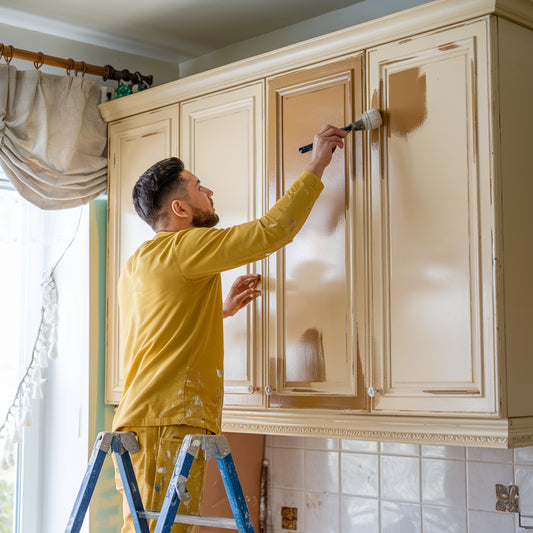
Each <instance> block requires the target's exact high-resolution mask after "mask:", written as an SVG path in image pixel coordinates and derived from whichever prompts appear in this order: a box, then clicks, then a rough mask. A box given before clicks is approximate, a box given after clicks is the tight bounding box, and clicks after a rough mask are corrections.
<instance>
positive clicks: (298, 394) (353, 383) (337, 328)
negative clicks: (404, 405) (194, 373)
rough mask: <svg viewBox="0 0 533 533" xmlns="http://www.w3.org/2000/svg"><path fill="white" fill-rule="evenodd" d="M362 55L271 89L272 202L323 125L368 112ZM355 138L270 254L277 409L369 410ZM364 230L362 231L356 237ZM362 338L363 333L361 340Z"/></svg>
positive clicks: (275, 82) (274, 82) (290, 77)
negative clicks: (305, 214) (298, 226)
mask: <svg viewBox="0 0 533 533" xmlns="http://www.w3.org/2000/svg"><path fill="white" fill-rule="evenodd" d="M362 98H363V91H362V57H361V56H354V57H351V58H349V59H346V60H343V61H337V62H335V63H331V64H326V65H323V66H319V67H316V68H312V69H308V70H302V71H298V72H294V73H291V74H287V75H284V76H280V77H277V78H274V79H271V80H270V81H269V83H268V106H269V110H268V118H269V120H268V132H269V133H268V154H269V163H268V167H269V172H268V197H269V204H270V205H272V204H273V203H274V202H275V201H276V200H277V198H279V197H280V196H281V195H282V194H283V193H284V192H285V191H286V190H287V189H288V188H289V187H290V186H291V184H292V183H293V182H294V180H295V179H296V178H297V177H298V175H299V174H300V173H301V171H302V170H303V169H304V168H305V166H306V165H307V164H308V162H309V161H310V157H311V155H310V154H305V155H302V154H300V153H299V151H298V147H299V146H302V145H305V144H308V143H309V142H310V141H311V140H312V138H313V135H314V134H315V133H316V132H317V131H318V130H319V128H320V127H321V126H322V125H323V124H327V123H330V124H335V125H337V126H344V125H346V124H349V123H350V122H353V120H355V118H356V115H357V114H359V113H360V111H361V104H362ZM360 152H361V136H360V135H359V136H358V137H355V136H350V137H349V138H348V139H347V143H346V148H345V150H339V151H337V153H335V154H334V156H333V161H332V163H331V165H330V166H329V167H328V168H327V169H326V172H325V173H324V176H323V182H324V183H325V189H324V191H323V192H322V194H321V196H320V198H319V199H318V201H317V203H316V204H315V206H314V208H313V210H312V212H311V214H310V216H309V219H308V220H307V221H306V223H305V225H304V227H303V229H302V230H301V231H300V233H299V234H298V235H297V236H296V237H295V239H294V240H293V242H292V243H291V244H289V245H288V246H286V247H285V248H284V249H282V250H281V251H279V252H278V253H277V254H276V255H275V256H272V258H271V261H270V265H269V276H268V280H269V283H268V296H269V306H268V320H269V338H268V354H269V357H270V373H269V386H270V388H271V390H272V392H271V394H270V396H269V406H270V407H312V408H335V409H342V408H351V409H361V408H363V407H364V406H365V401H366V400H365V399H364V398H365V396H364V395H363V389H364V387H363V386H362V383H363V380H364V370H363V368H362V362H361V360H362V354H361V353H360V348H361V346H360V345H359V342H358V340H359V337H358V333H357V312H358V309H357V306H358V304H361V302H362V301H363V299H364V296H363V292H362V291H359V290H358V289H359V287H358V284H359V285H361V283H360V281H361V280H360V279H359V278H358V277H357V275H359V274H361V271H360V272H356V266H357V262H358V261H359V260H360V257H359V255H358V254H359V253H362V241H361V236H362V232H361V227H362V226H361V227H360V226H357V221H362V198H360V196H359V195H357V194H356V193H357V185H356V177H357V176H356V174H357V170H358V169H359V168H360V167H358V166H356V167H355V168H354V166H353V164H352V163H353V160H354V158H355V157H356V156H355V154H356V153H358V154H359V153H360ZM358 231H359V232H360V233H358ZM361 339H363V336H361Z"/></svg>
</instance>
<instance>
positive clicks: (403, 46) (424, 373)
mask: <svg viewBox="0 0 533 533" xmlns="http://www.w3.org/2000/svg"><path fill="white" fill-rule="evenodd" d="M489 24H490V20H489V19H485V20H483V21H478V22H476V23H473V24H466V25H462V26H458V27H455V28H450V29H447V30H445V31H439V32H435V33H433V34H428V35H424V36H421V37H414V38H412V39H406V40H404V41H401V42H399V43H392V44H390V45H386V46H382V47H379V48H376V49H373V50H370V51H369V52H368V80H369V85H368V88H369V96H370V99H371V102H372V107H379V108H380V109H382V110H383V112H384V115H385V117H386V122H385V126H384V128H382V129H381V132H380V133H379V132H378V131H376V132H374V134H373V138H372V143H371V147H370V164H371V166H370V174H371V206H372V207H371V209H372V215H371V248H372V253H371V271H372V275H373V283H372V301H373V339H374V343H373V358H374V371H375V375H374V378H373V385H374V386H375V387H376V388H378V389H379V392H378V394H377V395H376V397H375V398H374V401H373V406H372V407H373V410H374V411H378V412H399V411H402V412H405V411H411V412H435V413H438V412H446V413H457V414H461V413H467V414H468V413H472V412H478V413H487V414H490V413H495V412H496V411H497V406H496V396H495V389H496V381H495V378H496V376H495V372H496V369H495V323H494V309H493V297H494V295H493V284H492V280H493V276H492V274H493V272H492V253H493V252H492V249H493V242H492V230H491V227H492V214H491V213H492V211H491V203H492V199H491V181H492V170H491V168H490V159H491V150H490V142H491V139H490V137H489V131H490V129H489V125H490V108H491V106H490V94H489V86H490V85H489V84H490V70H489V58H488V53H489V45H488V35H489V31H488V30H489Z"/></svg>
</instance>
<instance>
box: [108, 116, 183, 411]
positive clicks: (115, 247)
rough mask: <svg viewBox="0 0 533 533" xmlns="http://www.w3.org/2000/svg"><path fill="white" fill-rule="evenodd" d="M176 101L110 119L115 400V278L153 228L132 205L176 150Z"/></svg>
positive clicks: (116, 387) (111, 388)
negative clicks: (145, 178)
mask: <svg viewBox="0 0 533 533" xmlns="http://www.w3.org/2000/svg"><path fill="white" fill-rule="evenodd" d="M178 112H179V110H178V106H169V107H166V108H164V109H160V110H158V111H152V112H149V113H143V114H142V115H138V116H135V117H131V118H127V119H125V120H122V121H120V122H115V123H112V124H110V125H109V179H108V229H107V289H106V290H107V319H106V328H107V329H106V345H107V346H106V402H107V403H118V402H119V401H120V397H121V394H122V387H123V384H124V378H123V374H122V365H121V361H120V353H121V349H120V331H119V320H118V302H117V284H118V278H119V275H120V272H121V271H122V268H123V267H124V264H125V263H126V261H127V260H128V258H129V257H130V256H131V255H132V254H133V252H134V251H135V250H136V249H137V247H138V246H139V245H140V244H142V243H143V242H144V241H146V240H148V239H151V238H152V236H153V231H152V230H151V229H150V227H149V226H148V225H147V224H146V223H145V222H143V221H142V220H141V219H140V218H139V216H138V215H137V213H136V212H135V209H134V207H133V203H132V199H131V193H132V190H133V185H134V184H135V182H136V181H137V179H138V178H139V176H140V175H141V174H142V173H143V172H144V171H145V170H146V169H147V168H149V167H150V166H151V165H153V164H154V163H156V162H157V161H159V160H161V159H164V158H167V157H171V156H175V155H176V154H177V152H178V118H179V115H178Z"/></svg>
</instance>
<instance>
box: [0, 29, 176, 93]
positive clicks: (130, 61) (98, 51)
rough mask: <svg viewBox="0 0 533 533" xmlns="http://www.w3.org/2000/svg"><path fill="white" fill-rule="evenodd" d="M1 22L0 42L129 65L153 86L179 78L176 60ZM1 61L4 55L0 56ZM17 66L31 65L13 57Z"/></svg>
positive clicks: (50, 69) (54, 71)
mask: <svg viewBox="0 0 533 533" xmlns="http://www.w3.org/2000/svg"><path fill="white" fill-rule="evenodd" d="M5 22H9V21H2V23H0V42H2V43H4V45H5V46H9V45H12V46H14V47H15V48H21V49H23V50H29V51H31V52H39V51H41V52H43V54H45V55H51V56H56V57H61V58H65V59H68V58H70V57H72V58H73V59H75V60H76V61H85V62H86V63H89V64H91V65H98V66H101V67H103V66H105V65H112V66H113V67H114V68H115V69H117V70H123V69H128V70H129V71H130V72H136V71H139V72H141V74H144V75H149V74H152V75H153V76H154V83H153V86H156V85H161V84H163V83H167V82H169V81H174V80H176V79H177V78H178V74H179V66H178V64H177V63H171V62H168V61H159V60H157V59H152V58H149V57H145V56H140V55H138V54H134V53H127V52H121V51H118V50H112V49H110V48H106V47H105V46H96V45H92V44H88V43H82V42H79V41H76V40H74V39H75V35H73V36H72V38H71V39H68V38H65V37H58V36H56V35H49V34H47V33H46V32H45V29H44V28H43V30H42V31H34V30H29V29H25V28H17V27H15V26H11V25H9V24H5ZM2 62H4V59H3V58H2ZM11 64H12V65H15V66H16V67H17V68H20V69H30V68H33V65H32V63H31V62H30V61H22V60H17V59H14V60H13V61H12V63H11ZM41 70H42V71H43V72H48V73H50V74H58V75H61V76H63V75H64V74H65V70H64V69H59V68H54V67H49V66H48V65H43V66H42V67H41ZM86 78H87V79H90V80H92V81H95V82H97V83H100V84H104V82H103V81H102V78H100V77H97V76H90V75H86ZM105 85H108V86H110V87H116V86H117V82H116V81H108V82H107V83H106V84H105Z"/></svg>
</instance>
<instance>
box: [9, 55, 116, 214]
mask: <svg viewBox="0 0 533 533" xmlns="http://www.w3.org/2000/svg"><path fill="white" fill-rule="evenodd" d="M101 95H102V91H101V87H100V86H99V85H98V84H97V83H94V82H91V81H88V80H86V79H84V78H83V77H81V76H80V77H75V76H57V75H53V74H46V73H43V72H41V71H40V70H17V69H16V68H15V67H13V66H9V65H0V166H1V167H2V169H3V170H4V172H5V174H6V175H7V177H8V178H9V180H10V181H11V182H12V183H13V185H14V187H15V188H16V189H17V191H18V192H19V193H20V194H21V195H22V196H23V197H24V198H26V199H27V200H29V201H30V202H32V203H33V204H35V205H37V206H39V207H40V208H42V209H65V208H68V207H75V206H78V205H82V204H84V203H86V202H88V201H89V200H91V199H93V198H96V197H97V196H98V195H100V194H101V193H102V192H104V191H105V189H106V177H107V153H106V143H107V128H106V124H105V123H104V121H103V120H102V118H101V116H100V113H99V111H98V107H97V106H98V104H99V103H100V100H101Z"/></svg>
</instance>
